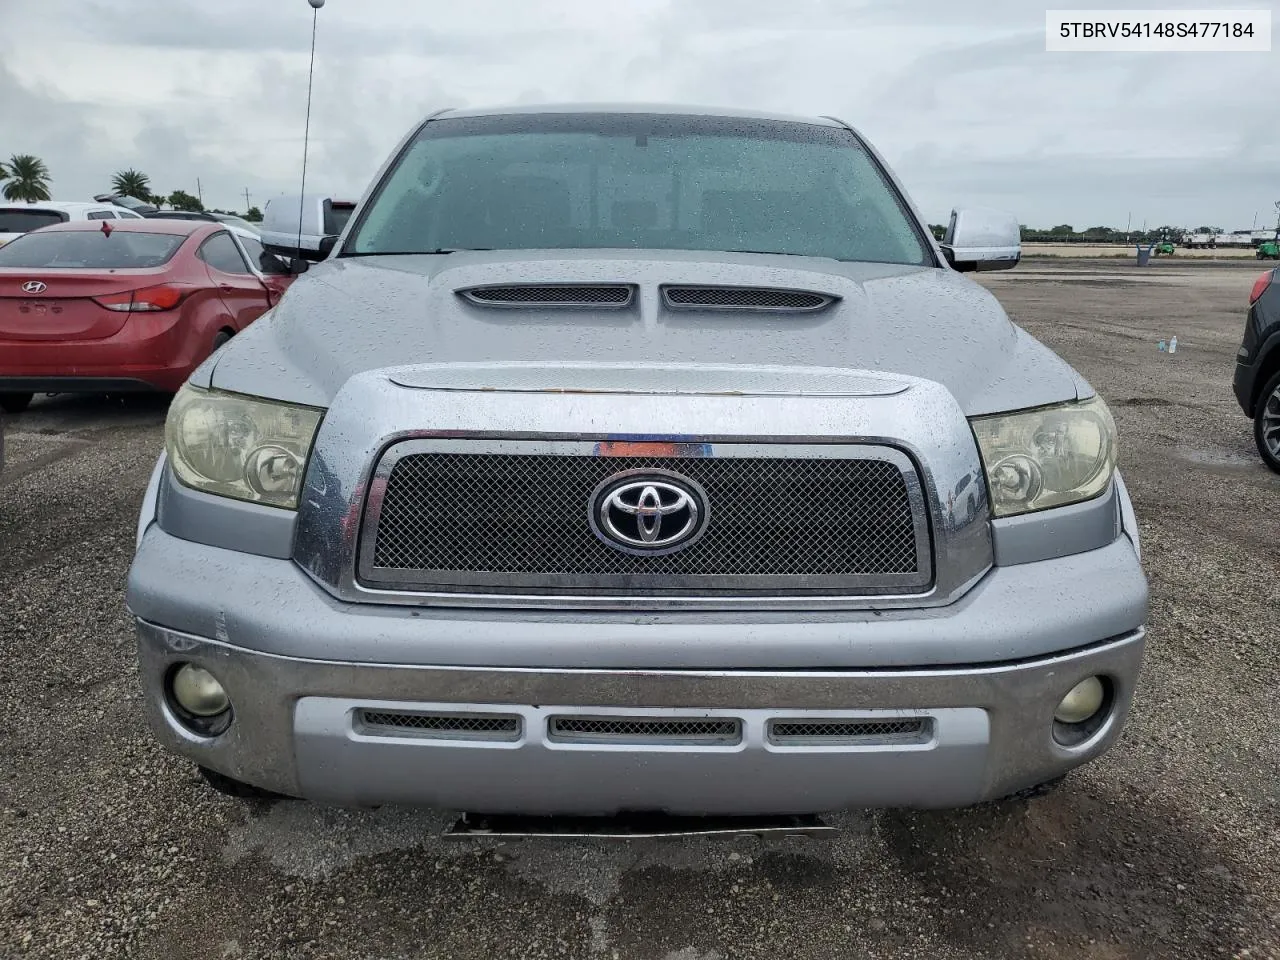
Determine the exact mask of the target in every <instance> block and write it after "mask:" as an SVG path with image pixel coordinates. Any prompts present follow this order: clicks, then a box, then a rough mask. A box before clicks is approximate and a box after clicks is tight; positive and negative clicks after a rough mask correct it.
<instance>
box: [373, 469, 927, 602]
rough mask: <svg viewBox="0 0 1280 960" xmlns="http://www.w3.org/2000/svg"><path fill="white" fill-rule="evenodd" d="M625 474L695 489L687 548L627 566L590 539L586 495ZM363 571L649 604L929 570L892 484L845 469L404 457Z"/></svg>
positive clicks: (914, 576) (630, 560) (907, 503)
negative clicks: (709, 590) (698, 528)
mask: <svg viewBox="0 0 1280 960" xmlns="http://www.w3.org/2000/svg"><path fill="white" fill-rule="evenodd" d="M636 469H660V470H668V471H672V472H674V473H676V474H679V475H681V476H683V477H686V478H688V479H690V480H693V481H694V482H696V483H697V484H700V485H701V487H702V488H703V490H704V491H705V492H706V500H707V506H708V508H709V519H708V520H707V524H706V530H705V533H704V534H703V535H702V538H701V539H700V540H698V541H697V542H695V543H693V544H692V545H690V546H689V547H687V548H686V549H684V550H682V551H680V552H677V553H670V554H666V555H662V556H653V555H647V556H637V555H633V554H628V553H623V552H620V551H619V550H617V549H614V548H613V547H611V546H609V545H607V544H606V543H604V542H602V541H601V540H600V539H598V538H597V537H596V535H595V534H594V533H593V532H592V529H591V524H590V520H589V515H590V506H591V501H592V495H593V492H594V491H595V490H596V488H597V486H598V485H599V484H600V483H601V482H602V481H604V480H606V479H607V478H609V477H612V476H614V475H615V474H618V473H620V472H623V471H627V470H636ZM371 559H372V566H371V568H369V567H364V568H362V571H363V574H364V576H365V579H367V580H371V581H375V582H379V581H380V579H381V578H383V577H385V576H387V572H388V571H391V572H393V575H391V576H390V580H391V581H394V582H396V583H399V584H408V583H412V584H424V585H425V584H433V583H459V584H466V583H473V584H482V583H495V584H499V585H502V586H519V585H525V586H533V587H548V588H568V587H582V588H588V589H589V588H593V587H606V586H607V587H614V588H617V587H623V588H624V589H655V590H661V589H663V588H664V587H665V588H675V587H676V586H677V584H676V583H674V579H673V578H686V577H690V578H695V580H694V581H693V582H692V583H688V584H682V585H683V586H686V587H690V588H693V587H700V586H705V585H706V584H707V583H708V582H718V583H719V585H720V586H729V587H733V588H735V589H752V588H755V587H760V588H765V587H769V588H775V589H776V588H784V589H785V588H794V589H805V588H809V587H811V586H815V585H814V584H811V583H809V582H807V581H806V580H805V579H804V578H813V577H821V578H834V579H833V580H829V581H828V582H822V583H819V584H817V585H816V586H818V587H823V588H829V587H831V586H832V585H833V584H836V585H839V586H843V587H848V588H850V589H857V588H858V587H859V584H858V582H857V581H858V579H859V578H864V579H865V578H874V577H880V578H885V577H887V578H888V581H886V580H883V579H882V580H879V581H876V582H875V583H874V584H872V585H875V586H884V585H885V583H886V582H889V581H892V582H894V583H898V582H899V581H894V580H893V578H894V577H899V578H906V579H907V580H909V581H910V582H911V584H914V585H917V586H918V585H919V584H920V583H921V582H927V579H928V569H929V568H928V558H927V557H918V556H917V550H916V535H915V518H914V517H913V514H912V506H911V500H910V497H909V494H908V489H907V485H906V482H905V480H904V478H903V474H902V471H901V470H900V469H899V467H898V466H897V465H896V464H894V463H892V462H889V461H887V460H880V459H855V458H847V459H846V458H840V459H818V458H813V459H803V458H763V457H762V458H745V457H724V458H698V457H692V458H667V457H592V456H571V455H570V456H558V455H542V454H532V455H506V454H466V453H436V452H431V453H414V454H408V455H406V456H403V457H401V458H400V459H399V461H398V462H397V463H396V465H395V467H394V468H393V469H392V471H391V475H390V477H389V478H388V480H387V486H386V492H385V496H384V498H383V503H382V510H381V515H380V518H379V520H378V527H377V531H376V537H375V538H374V541H373V550H372V558H371ZM368 560H369V558H368V557H366V558H365V561H364V562H366V563H367V562H368ZM397 571H399V572H400V573H395V572H397ZM433 574H434V575H438V576H440V577H442V578H443V579H442V580H433V579H432V575H433ZM700 577H701V578H707V577H713V578H718V580H717V581H699V580H697V579H696V578H700ZM726 577H735V578H744V577H745V578H760V579H758V580H755V581H752V582H750V583H747V584H742V583H739V582H734V583H732V584H729V583H726V582H724V579H723V578H726ZM486 578H487V579H486ZM837 581H838V583H837ZM868 583H870V581H868Z"/></svg>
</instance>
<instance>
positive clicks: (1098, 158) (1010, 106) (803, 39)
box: [0, 0, 1280, 226]
mask: <svg viewBox="0 0 1280 960" xmlns="http://www.w3.org/2000/svg"><path fill="white" fill-rule="evenodd" d="M1232 2H1233V0H1225V2H1221V3H1216V4H1215V3H1214V2H1212V0H1198V2H1196V3H1195V4H1193V5H1194V6H1196V7H1201V8H1203V7H1206V6H1209V7H1212V6H1219V7H1222V8H1224V9H1229V8H1230V7H1231V6H1232ZM1072 5H1075V6H1089V5H1090V4H1089V3H1057V2H1055V4H1054V6H1072ZM1094 5H1096V4H1094ZM4 6H5V13H4V22H5V32H6V34H7V35H10V36H14V35H17V36H39V37H57V38H58V42H57V44H56V47H50V46H49V45H46V44H17V45H10V46H9V47H8V48H7V49H6V53H5V55H4V60H3V61H2V62H0V138H2V139H0V153H3V154H5V155H7V154H8V153H13V152H29V153H35V154H37V155H40V156H42V157H43V158H44V159H45V160H46V162H47V163H48V164H49V166H50V168H51V169H52V171H53V174H54V177H55V183H54V186H55V190H56V193H57V194H58V196H59V197H64V198H67V199H73V198H78V197H84V196H87V195H89V194H91V193H94V192H98V191H100V190H103V189H105V188H106V186H107V184H108V182H109V179H110V176H111V174H112V173H113V172H114V171H116V170H118V169H121V168H123V167H127V166H134V167H137V168H139V169H142V170H144V171H146V172H147V173H148V174H149V175H150V176H151V177H152V180H153V184H154V185H155V186H156V187H157V188H159V189H163V190H173V189H177V188H182V189H186V190H189V191H194V190H195V187H196V179H197V178H199V179H200V182H201V186H202V188H203V190H204V194H205V199H206V201H207V202H208V203H210V204H211V205H217V206H222V207H228V208H230V207H243V205H244V204H243V193H242V192H243V190H244V189H245V188H246V187H248V188H249V190H250V191H251V192H252V193H253V194H254V196H255V200H256V202H258V203H259V204H260V203H261V202H262V201H263V200H265V199H266V198H267V197H268V196H271V195H273V194H275V193H279V192H281V191H284V190H288V189H290V188H291V187H293V186H294V184H295V183H296V179H297V176H298V172H299V167H300V160H301V151H302V127H303V111H304V107H305V98H306V79H307V78H306V70H307V56H308V52H309V45H310V40H311V30H310V27H311V10H310V8H309V7H308V6H307V5H306V3H304V2H303V0H271V2H270V3H263V2H262V0H217V2H213V0H205V2H203V3H202V2H197V0H87V2H86V0H4ZM1043 16H1044V13H1043V9H1042V8H1040V7H1035V6H1029V5H1027V4H1025V3H1024V2H1022V0H916V2H913V3H911V4H903V3H898V2H890V0H876V2H870V0H867V2H863V3H861V4H856V3H854V2H848V0H788V2H779V0H610V2H608V3H600V2H599V0H523V2H520V0H465V2H454V3H447V2H445V0H431V2H422V0H360V2H356V0H329V2H328V4H327V5H326V6H325V8H324V9H323V10H322V11H321V13H320V18H319V25H320V29H319V35H318V44H317V72H316V78H315V110H314V114H313V120H312V134H313V142H312V150H313V153H312V158H311V163H310V167H309V170H310V173H309V180H310V182H311V184H312V185H313V186H316V187H324V188H328V189H332V190H335V191H338V192H342V193H347V194H358V193H359V192H360V191H361V190H362V189H363V187H364V186H365V184H366V182H367V180H368V178H369V177H370V176H371V175H372V174H373V173H374V172H375V171H376V169H377V167H378V166H379V164H380V163H381V162H382V160H383V158H384V157H385V156H386V154H387V153H388V151H389V150H390V149H391V148H392V147H393V146H394V144H395V143H396V142H397V141H398V140H399V138H400V137H401V136H402V135H403V134H404V133H405V131H406V130H407V129H408V128H409V127H410V126H411V125H412V124H413V123H415V122H416V121H418V120H419V119H420V118H421V117H422V116H424V115H425V114H426V113H428V112H430V111H431V110H432V109H435V108H437V107H441V106H448V105H458V106H467V105H477V104H487V103H511V102H531V101H538V100H546V101H566V100H568V101H572V100H596V101H599V100H626V101H635V100H658V101H675V102H689V103H713V104H723V105H726V106H739V107H757V108H761V109H768V110H778V111H784V112H792V113H810V114H812V113H834V114H836V115H838V116H841V117H842V118H844V119H846V120H848V121H850V122H851V123H853V124H854V125H855V126H858V127H859V128H860V129H862V130H863V132H864V133H866V134H867V135H868V136H870V138H871V139H872V140H873V141H874V142H875V143H876V144H877V146H879V147H880V148H881V150H882V152H884V153H885V154H886V156H887V157H888V159H889V161H890V162H891V163H892V164H893V165H894V166H895V167H896V168H897V170H898V172H899V173H900V174H901V175H902V177H903V179H904V180H905V182H906V184H907V187H908V189H910V190H911V191H912V193H913V195H914V196H915V199H916V200H917V202H918V204H919V206H920V207H921V209H922V210H923V212H924V213H925V214H926V215H927V216H928V217H929V218H930V219H933V220H940V219H942V218H943V217H944V216H945V214H946V212H947V210H948V209H949V208H950V206H951V205H952V204H953V203H957V202H982V203H992V204H996V205H999V206H1002V207H1005V208H1008V209H1011V210H1013V211H1014V212H1016V213H1017V214H1018V215H1019V217H1020V219H1022V220H1023V221H1025V222H1029V223H1037V224H1045V225H1048V224H1052V223H1059V222H1064V221H1069V222H1072V223H1076V224H1081V223H1089V224H1093V223H1111V224H1122V223H1123V222H1124V219H1125V217H1126V216H1127V215H1128V214H1129V213H1130V212H1132V213H1133V215H1134V217H1135V219H1136V220H1138V221H1141V220H1143V219H1145V220H1147V221H1148V222H1151V223H1158V222H1159V223H1163V222H1175V223H1176V222H1187V223H1190V222H1192V221H1194V222H1197V223H1199V222H1214V223H1223V224H1230V225H1233V226H1235V225H1243V226H1248V225H1249V223H1250V222H1251V221H1252V218H1253V214H1254V211H1256V210H1258V209H1259V208H1269V207H1270V204H1271V201H1272V200H1273V199H1274V196H1273V195H1275V193H1276V191H1277V190H1278V189H1280V182H1277V181H1278V179H1280V178H1278V177H1277V175H1276V174H1275V173H1274V164H1273V163H1271V160H1270V158H1272V157H1274V156H1275V155H1276V153H1277V150H1278V149H1280V130H1278V129H1277V127H1276V125H1275V124H1274V123H1272V122H1270V120H1269V117H1270V116H1271V115H1272V114H1273V112H1274V107H1273V100H1274V94H1273V92H1272V89H1273V86H1274V84H1273V79H1274V77H1273V73H1274V70H1273V68H1272V66H1273V62H1274V57H1271V56H1268V55H1266V54H1202V55H1195V54H1129V55H1107V54H1048V53H1045V52H1044V38H1043V29H1044V21H1043Z"/></svg>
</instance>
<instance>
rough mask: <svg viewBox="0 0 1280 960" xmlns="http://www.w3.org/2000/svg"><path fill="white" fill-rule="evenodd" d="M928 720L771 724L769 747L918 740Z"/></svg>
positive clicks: (917, 718)
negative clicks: (772, 745) (777, 745)
mask: <svg viewBox="0 0 1280 960" xmlns="http://www.w3.org/2000/svg"><path fill="white" fill-rule="evenodd" d="M930 723H931V721H930V720H929V718H928V717H907V718H904V719H901V720H838V719H830V720H825V719H818V720H771V721H770V722H769V740H770V741H771V742H773V743H795V744H803V743H810V744H812V743H818V742H822V741H826V742H833V743H835V742H839V743H849V742H853V741H857V740H921V739H924V738H925V737H926V736H927V735H928V734H929V732H930Z"/></svg>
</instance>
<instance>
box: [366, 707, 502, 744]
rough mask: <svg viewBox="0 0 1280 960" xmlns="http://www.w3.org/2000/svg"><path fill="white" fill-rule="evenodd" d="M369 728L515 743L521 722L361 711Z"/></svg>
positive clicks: (464, 715) (488, 717) (493, 717)
mask: <svg viewBox="0 0 1280 960" xmlns="http://www.w3.org/2000/svg"><path fill="white" fill-rule="evenodd" d="M359 716H360V721H361V722H362V723H363V724H364V725H365V726H367V727H384V728H391V729H395V730H397V731H401V732H413V733H418V734H420V735H422V736H428V737H439V738H441V739H450V738H456V739H466V740H514V739H516V738H517V737H518V736H519V735H520V718H519V717H512V716H502V715H498V714H485V713H400V712H398V711H387V710H361V711H360V712H359Z"/></svg>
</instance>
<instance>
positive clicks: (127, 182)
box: [111, 167, 151, 200]
mask: <svg viewBox="0 0 1280 960" xmlns="http://www.w3.org/2000/svg"><path fill="white" fill-rule="evenodd" d="M111 188H112V189H113V190H115V192H116V193H119V194H122V195H123V196H126V197H137V198H138V199H139V200H150V199H151V178H150V177H148V176H147V175H146V174H145V173H143V172H142V171H141V170H134V169H133V168H132V167H130V168H129V169H128V170H121V171H120V172H119V173H117V174H116V175H115V176H114V177H112V178H111Z"/></svg>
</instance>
